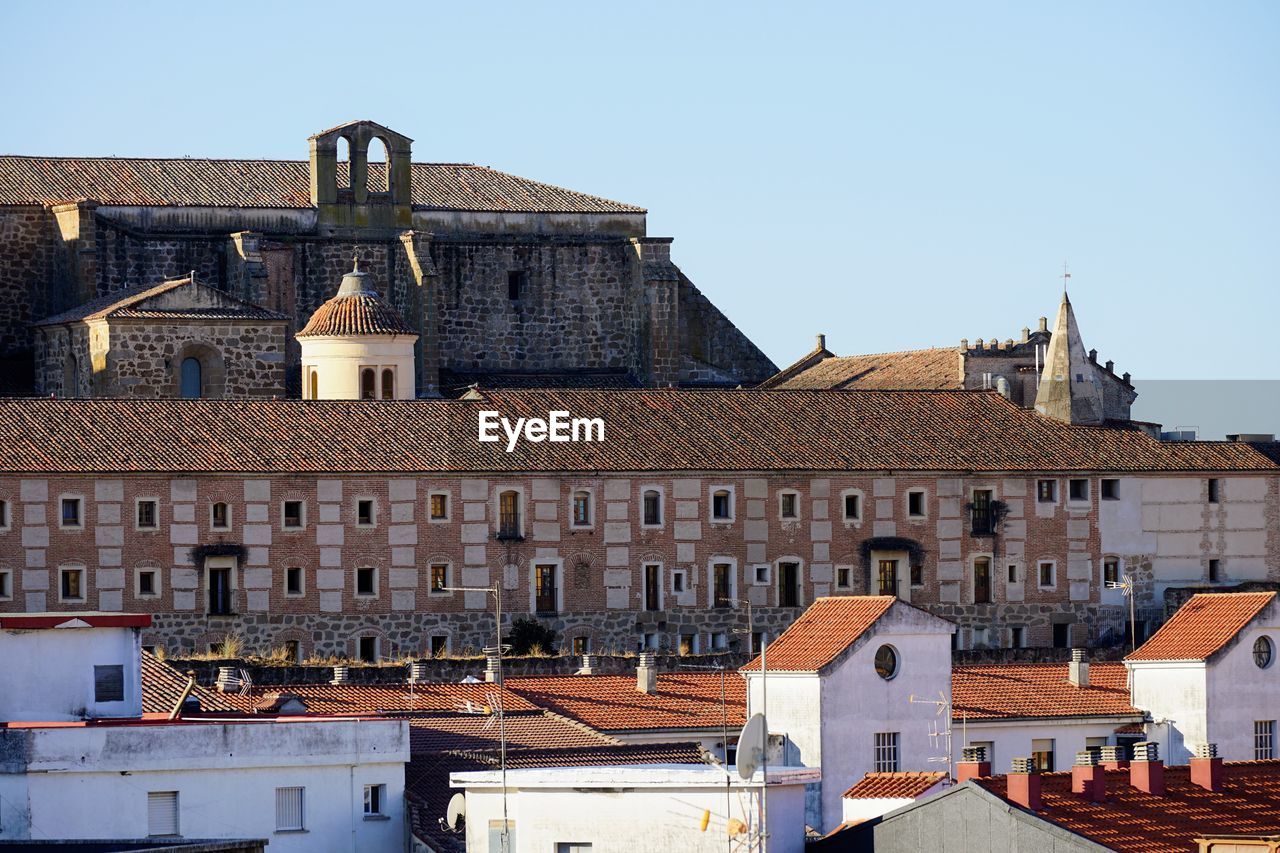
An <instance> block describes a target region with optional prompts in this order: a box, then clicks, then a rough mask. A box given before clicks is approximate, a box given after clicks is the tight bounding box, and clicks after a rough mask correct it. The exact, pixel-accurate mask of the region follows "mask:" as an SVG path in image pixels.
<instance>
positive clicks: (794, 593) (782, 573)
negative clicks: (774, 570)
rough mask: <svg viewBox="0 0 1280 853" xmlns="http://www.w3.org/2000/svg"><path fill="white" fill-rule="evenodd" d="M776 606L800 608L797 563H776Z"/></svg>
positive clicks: (798, 566)
mask: <svg viewBox="0 0 1280 853" xmlns="http://www.w3.org/2000/svg"><path fill="white" fill-rule="evenodd" d="M778 606H779V607H799V606H800V564H799V563H778Z"/></svg>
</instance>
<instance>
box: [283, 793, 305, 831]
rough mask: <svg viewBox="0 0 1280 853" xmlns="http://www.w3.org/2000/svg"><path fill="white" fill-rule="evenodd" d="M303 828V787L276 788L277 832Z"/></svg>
mask: <svg viewBox="0 0 1280 853" xmlns="http://www.w3.org/2000/svg"><path fill="white" fill-rule="evenodd" d="M303 829H305V827H304V826H303V824H302V788H276V832H299V831H301V830H303Z"/></svg>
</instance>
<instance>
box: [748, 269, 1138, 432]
mask: <svg viewBox="0 0 1280 853" xmlns="http://www.w3.org/2000/svg"><path fill="white" fill-rule="evenodd" d="M1051 364H1052V365H1053V369H1052V370H1051V369H1050V365H1051ZM1068 376H1069V377H1070V381H1068V380H1067V377H1068ZM759 387H760V388H767V389H858V388H864V389H880V390H904V389H930V388H932V389H958V388H969V389H992V390H996V391H999V392H1000V393H1001V394H1003V395H1004V396H1005V397H1008V398H1009V399H1010V400H1012V401H1013V402H1015V403H1017V404H1018V405H1020V406H1023V407H1024V408H1028V409H1030V408H1035V409H1036V410H1037V411H1040V412H1041V414H1046V415H1048V416H1050V417H1056V418H1058V419H1059V420H1066V421H1069V422H1071V423H1081V424H1100V423H1103V422H1104V421H1108V420H1111V421H1128V420H1129V410H1130V407H1131V406H1132V404H1133V401H1134V400H1135V399H1137V396H1138V394H1137V392H1136V391H1135V390H1134V388H1133V383H1132V382H1130V381H1129V374H1128V373H1125V374H1123V375H1120V376H1117V375H1116V372H1115V364H1114V362H1111V361H1108V362H1106V363H1105V364H1099V363H1098V351H1097V350H1089V351H1088V352H1087V353H1086V352H1085V350H1084V345H1083V343H1082V342H1081V338H1080V329H1079V326H1078V325H1077V323H1076V317H1075V311H1074V310H1073V309H1072V307H1071V301H1070V300H1069V299H1068V298H1067V294H1066V293H1065V292H1064V293H1063V294H1062V303H1061V305H1059V307H1058V317H1057V320H1056V322H1055V323H1054V327H1053V331H1052V332H1050V331H1049V321H1048V319H1047V318H1045V317H1041V318H1040V324H1039V328H1037V329H1036V331H1034V332H1032V331H1031V330H1030V329H1029V328H1024V329H1023V330H1022V335H1021V337H1020V338H1019V340H1017V341H1014V340H1013V339H1012V338H1009V339H1007V340H1005V341H1003V342H1002V341H1000V340H999V339H997V338H991V339H990V340H987V341H984V340H983V339H982V338H978V339H977V340H976V341H975V342H974V344H973V345H972V346H970V344H969V340H968V339H967V338H965V339H962V340H961V341H960V346H958V347H937V348H933V349H923V350H905V351H903V352H888V353H879V354H876V355H849V356H837V355H836V354H835V353H833V352H831V351H830V350H828V349H827V340H826V335H819V336H818V340H817V345H816V346H815V347H814V348H813V350H812V351H810V352H809V353H807V354H805V355H804V356H803V357H801V358H800V359H799V360H797V361H796V362H795V363H793V364H791V365H790V366H788V367H786V368H784V369H783V370H781V371H779V372H778V373H776V374H775V375H773V376H771V377H770V378H769V379H767V380H765V381H764V382H763V383H761V385H760V386H759ZM1144 426H1145V425H1144Z"/></svg>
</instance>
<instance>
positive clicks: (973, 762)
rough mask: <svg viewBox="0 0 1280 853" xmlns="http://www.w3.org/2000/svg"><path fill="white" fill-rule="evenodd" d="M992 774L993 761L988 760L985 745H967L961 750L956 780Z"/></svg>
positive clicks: (962, 780) (960, 780)
mask: <svg viewBox="0 0 1280 853" xmlns="http://www.w3.org/2000/svg"><path fill="white" fill-rule="evenodd" d="M990 775H991V762H990V761H988V760H987V748H986V747H985V746H966V747H965V748H964V749H962V750H960V761H959V763H957V764H956V782H964V781H966V780H968V779H976V778H978V777H979V776H990Z"/></svg>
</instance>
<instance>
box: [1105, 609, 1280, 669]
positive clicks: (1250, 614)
mask: <svg viewBox="0 0 1280 853" xmlns="http://www.w3.org/2000/svg"><path fill="white" fill-rule="evenodd" d="M1275 600H1276V593H1274V592H1201V593H1197V594H1196V595H1193V596H1191V598H1189V599H1187V603H1186V604H1184V605H1182V606H1181V607H1179V608H1178V612H1177V613H1174V614H1173V617H1172V618H1171V619H1169V621H1168V622H1165V623H1164V624H1163V625H1161V626H1160V630H1159V631H1156V632H1155V634H1153V635H1152V636H1151V639H1149V640H1147V641H1146V642H1145V643H1143V644H1142V645H1141V646H1139V647H1138V650H1137V651H1135V652H1133V653H1132V654H1130V655H1128V656H1127V657H1125V660H1208V659H1209V658H1211V657H1213V656H1214V655H1215V654H1217V653H1218V652H1220V651H1222V649H1223V648H1225V647H1226V645H1227V644H1228V643H1230V642H1231V641H1232V640H1234V639H1235V637H1236V634H1239V633H1240V631H1241V630H1242V629H1243V628H1244V626H1245V625H1248V624H1249V622H1250V621H1252V620H1253V618H1254V617H1255V616H1257V615H1258V614H1259V613H1261V612H1262V609H1263V608H1264V607H1266V606H1267V605H1269V604H1271V602H1273V601H1275Z"/></svg>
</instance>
